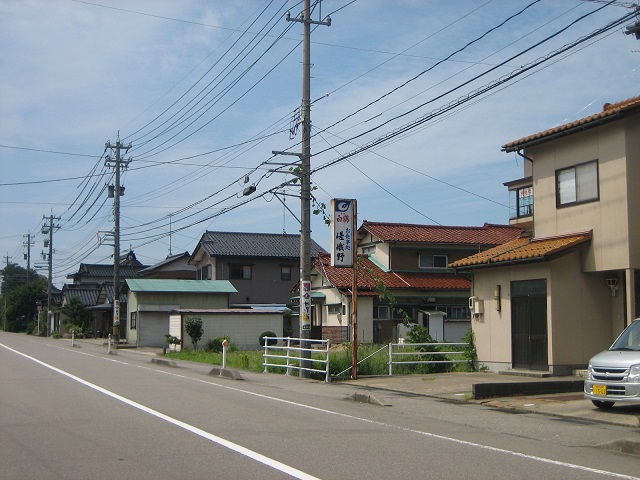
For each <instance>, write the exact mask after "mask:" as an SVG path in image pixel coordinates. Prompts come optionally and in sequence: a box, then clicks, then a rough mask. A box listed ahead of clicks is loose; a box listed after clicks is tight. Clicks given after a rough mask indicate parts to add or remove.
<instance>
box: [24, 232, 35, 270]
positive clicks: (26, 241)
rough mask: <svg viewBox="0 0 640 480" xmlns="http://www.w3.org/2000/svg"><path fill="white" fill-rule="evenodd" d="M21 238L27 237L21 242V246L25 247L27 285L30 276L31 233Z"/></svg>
mask: <svg viewBox="0 0 640 480" xmlns="http://www.w3.org/2000/svg"><path fill="white" fill-rule="evenodd" d="M23 237H27V239H26V240H25V241H24V242H22V245H23V246H25V247H27V255H26V257H25V260H26V261H27V283H29V281H30V278H29V276H30V275H31V273H30V272H29V270H31V246H32V245H33V242H32V241H31V232H29V233H27V234H26V235H23Z"/></svg>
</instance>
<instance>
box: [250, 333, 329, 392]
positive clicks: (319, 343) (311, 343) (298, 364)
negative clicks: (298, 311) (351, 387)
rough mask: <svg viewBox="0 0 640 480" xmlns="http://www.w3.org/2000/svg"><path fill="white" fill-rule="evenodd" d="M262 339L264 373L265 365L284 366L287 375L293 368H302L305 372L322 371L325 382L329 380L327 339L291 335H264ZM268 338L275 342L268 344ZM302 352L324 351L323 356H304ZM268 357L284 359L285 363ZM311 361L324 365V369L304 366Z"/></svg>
mask: <svg viewBox="0 0 640 480" xmlns="http://www.w3.org/2000/svg"><path fill="white" fill-rule="evenodd" d="M263 340H264V347H263V348H264V354H263V358H264V361H263V363H262V365H263V366H264V372H265V373H267V367H276V368H286V369H287V375H291V373H292V371H293V370H297V371H301V370H304V371H307V372H315V373H324V375H325V380H324V381H325V382H326V383H330V382H331V377H330V375H329V353H330V348H331V342H330V341H329V340H314V339H307V338H305V339H302V338H291V337H264V338H263ZM270 340H275V341H276V344H275V345H269V341H270ZM278 342H281V345H278ZM293 344H295V345H293ZM305 344H306V345H307V346H306V347H303V346H302V345H305ZM303 352H308V353H309V356H311V354H312V353H315V354H318V353H324V358H322V359H318V358H313V359H310V358H306V357H303V356H302V355H301V354H302V353H303ZM283 353H284V354H283ZM292 354H293V355H292ZM270 359H286V364H281V363H271V362H270ZM311 362H314V363H322V364H323V365H324V369H323V370H320V369H317V368H310V367H308V366H304V364H310V363H311Z"/></svg>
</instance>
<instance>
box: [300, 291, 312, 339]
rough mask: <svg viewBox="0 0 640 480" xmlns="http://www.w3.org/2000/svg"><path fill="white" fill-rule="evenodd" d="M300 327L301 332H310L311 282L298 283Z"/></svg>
mask: <svg viewBox="0 0 640 480" xmlns="http://www.w3.org/2000/svg"><path fill="white" fill-rule="evenodd" d="M300 327H301V330H311V282H309V281H308V280H302V281H301V282H300Z"/></svg>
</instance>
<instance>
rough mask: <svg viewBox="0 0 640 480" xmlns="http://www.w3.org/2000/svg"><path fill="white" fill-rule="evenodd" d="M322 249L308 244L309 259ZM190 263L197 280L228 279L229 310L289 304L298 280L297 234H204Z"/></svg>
mask: <svg viewBox="0 0 640 480" xmlns="http://www.w3.org/2000/svg"><path fill="white" fill-rule="evenodd" d="M322 250H323V249H322V247H320V245H318V244H317V243H316V242H314V241H313V240H312V241H311V248H310V251H311V256H312V257H316V256H317V255H318V253H319V252H321V251H322ZM189 264H191V265H194V266H195V267H196V270H197V277H196V278H197V279H198V280H229V281H230V282H231V284H232V285H233V286H234V287H235V289H236V290H237V292H234V293H232V294H231V296H230V298H229V305H230V306H231V307H250V306H256V305H281V306H285V305H290V304H291V289H292V287H293V286H294V285H295V284H296V283H299V281H300V235H289V234H278V233H239V232H205V233H204V234H203V235H202V237H201V238H200V241H199V242H198V245H197V246H196V248H195V250H194V252H193V254H192V255H191V258H190V259H189Z"/></svg>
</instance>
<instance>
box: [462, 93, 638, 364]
mask: <svg viewBox="0 0 640 480" xmlns="http://www.w3.org/2000/svg"><path fill="white" fill-rule="evenodd" d="M503 150H504V151H505V152H516V153H517V154H519V155H520V156H521V157H522V158H523V161H524V176H523V178H522V179H519V180H516V181H513V182H508V183H506V184H505V185H506V186H507V187H508V189H509V193H510V195H511V200H512V207H513V208H512V212H511V216H512V219H511V223H512V224H513V225H519V226H522V227H524V228H526V229H527V230H528V235H525V236H523V237H522V238H519V239H516V240H513V241H512V242H508V243H506V244H504V245H501V246H499V247H496V248H494V249H491V250H487V251H485V252H482V253H479V254H476V255H474V256H471V257H469V258H465V259H461V260H457V261H454V262H451V263H450V266H451V267H454V268H456V270H457V271H459V272H461V273H471V274H472V275H473V277H472V281H473V285H472V294H471V295H472V298H473V300H472V308H473V310H474V318H473V322H472V324H473V331H474V333H475V339H476V348H477V355H478V361H479V362H480V363H481V364H484V365H486V366H488V367H489V368H490V369H491V370H494V371H499V370H511V369H514V370H517V369H523V370H539V371H545V372H549V373H551V374H555V375H564V374H570V373H571V372H572V370H574V369H578V368H584V367H585V366H586V365H587V363H588V361H589V358H590V357H591V356H592V355H593V354H595V353H597V352H598V351H600V350H603V349H605V348H607V347H608V346H609V345H610V344H611V343H612V341H613V340H614V339H615V338H616V336H617V335H618V334H619V333H620V331H622V329H623V328H624V327H625V326H626V325H627V324H628V323H629V322H630V321H631V320H633V319H634V318H636V317H637V316H638V313H639V311H638V303H639V301H640V188H638V185H640V97H635V98H631V99H629V100H625V101H623V102H619V103H616V104H606V105H605V106H604V108H603V110H602V111H601V112H599V113H596V114H594V115H591V116H589V117H586V118H583V119H580V120H577V121H574V122H571V123H568V124H565V125H561V126H558V127H554V128H551V129H549V130H545V131H542V132H540V133H536V134H534V135H529V136H527V137H524V138H521V139H519V140H516V141H514V142H510V143H508V144H506V145H504V146H503Z"/></svg>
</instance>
